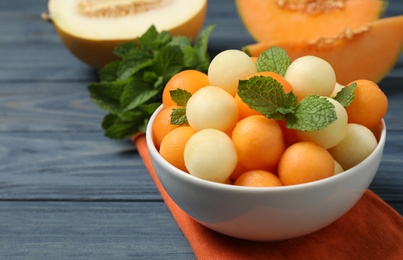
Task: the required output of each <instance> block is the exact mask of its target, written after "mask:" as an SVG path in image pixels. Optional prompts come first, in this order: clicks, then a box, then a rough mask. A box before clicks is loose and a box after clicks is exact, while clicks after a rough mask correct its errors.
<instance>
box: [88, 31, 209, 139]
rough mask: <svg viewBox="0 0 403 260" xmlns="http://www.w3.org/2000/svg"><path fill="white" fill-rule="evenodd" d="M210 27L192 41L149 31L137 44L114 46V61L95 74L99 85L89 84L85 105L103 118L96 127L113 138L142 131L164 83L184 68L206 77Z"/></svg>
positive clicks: (159, 99)
mask: <svg viewBox="0 0 403 260" xmlns="http://www.w3.org/2000/svg"><path fill="white" fill-rule="evenodd" d="M213 29H214V26H213V25H211V26H208V27H206V28H205V29H204V30H203V31H202V32H201V33H200V34H199V37H198V38H197V39H196V40H195V41H194V42H193V44H192V41H191V40H190V39H189V38H187V37H184V36H171V35H170V34H169V33H168V32H166V31H162V32H158V31H157V30H156V28H155V26H151V27H150V28H149V29H148V30H147V31H146V32H145V33H144V34H143V35H142V36H140V37H139V38H138V39H137V42H126V43H123V44H121V45H119V46H118V47H117V48H116V49H115V51H114V54H115V55H116V56H117V57H118V58H119V60H117V61H114V62H111V63H109V64H107V65H105V66H104V67H103V68H102V69H100V70H99V71H98V76H99V82H93V83H91V84H89V86H88V90H89V92H90V96H91V100H92V101H93V102H94V103H95V104H96V105H98V106H99V107H100V108H101V109H103V110H105V111H106V112H107V113H108V114H107V115H106V116H105V117H104V119H103V122H102V128H103V129H104V131H105V135H106V136H108V137H109V138H113V139H124V138H128V137H130V136H131V135H133V134H135V133H137V132H145V129H146V125H147V123H148V120H149V118H150V117H151V115H152V113H153V112H154V111H155V109H156V108H157V107H158V106H159V105H160V104H161V96H162V91H163V88H164V86H165V84H166V83H167V81H168V80H169V79H170V78H171V77H172V76H173V75H175V74H176V73H178V72H180V71H182V70H186V69H196V70H199V71H202V72H207V70H208V66H209V64H210V57H209V55H208V53H207V44H208V39H209V37H210V34H211V31H212V30H213Z"/></svg>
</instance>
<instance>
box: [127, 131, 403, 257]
mask: <svg viewBox="0 0 403 260" xmlns="http://www.w3.org/2000/svg"><path fill="white" fill-rule="evenodd" d="M132 140H133V142H134V144H135V145H136V147H137V149H138V152H139V154H140V156H141V157H142V159H143V161H144V164H145V166H146V167H147V169H148V170H149V173H150V175H151V177H152V178H153V180H154V182H155V185H156V186H157V188H158V190H159V192H160V193H161V196H162V198H163V199H164V201H165V203H166V205H167V206H168V208H169V210H170V211H171V213H172V215H173V217H174V219H175V220H176V222H177V224H178V226H179V227H180V229H181V230H182V232H183V234H184V235H185V237H186V238H187V240H188V241H189V244H190V246H191V247H192V249H193V251H194V253H195V256H196V257H197V259H209V260H210V259H231V260H233V259H340V260H347V259H360V260H363V259H369V260H372V259H374V260H375V259H383V260H389V259H394V260H397V259H403V217H402V216H401V215H400V214H399V213H398V212H396V211H395V210H394V209H393V208H391V207H390V206H389V205H387V204H386V203H385V202H384V201H382V200H381V199H380V198H379V197H378V196H377V195H375V194H374V193H373V192H371V191H370V190H367V191H366V192H365V194H364V196H363V197H362V199H361V200H360V201H359V202H358V203H357V204H356V205H355V206H354V207H353V208H352V209H351V210H350V211H349V212H347V213H346V214H345V215H344V216H343V217H341V218H340V219H339V220H337V221H336V222H334V223H333V224H331V225H329V226H327V227H326V228H323V229H321V230H319V231H317V232H315V233H312V234H310V235H306V236H304V237H300V238H295V239H290V240H286V241H280V242H253V241H246V240H241V239H236V238H232V237H228V236H225V235H222V234H219V233H217V232H215V231H212V230H210V229H208V228H206V227H204V226H202V225H201V224H199V223H197V222H196V221H195V220H193V219H192V218H191V217H189V216H188V215H187V214H186V213H185V212H184V211H182V210H181V209H180V208H179V207H178V206H177V205H176V204H175V202H173V200H172V199H171V198H170V197H169V195H168V194H167V193H166V191H165V190H164V188H163V187H162V185H161V183H160V181H159V180H158V177H157V175H156V173H155V171H154V169H153V166H152V164H151V159H150V154H149V152H148V149H147V145H146V141H145V137H144V135H143V136H137V138H133V139H132Z"/></svg>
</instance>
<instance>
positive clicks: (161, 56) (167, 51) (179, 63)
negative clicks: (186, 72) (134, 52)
mask: <svg viewBox="0 0 403 260" xmlns="http://www.w3.org/2000/svg"><path fill="white" fill-rule="evenodd" d="M153 67H154V71H155V72H156V73H157V74H159V75H162V76H163V78H164V81H165V80H166V81H168V79H170V78H171V77H172V76H173V75H175V74H176V73H178V72H179V71H181V70H182V69H183V67H184V66H183V52H182V50H181V48H180V47H179V46H172V45H167V46H164V47H162V48H161V49H160V50H159V51H158V52H157V53H156V54H155V57H154V66H153Z"/></svg>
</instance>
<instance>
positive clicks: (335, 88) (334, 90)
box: [329, 82, 344, 98]
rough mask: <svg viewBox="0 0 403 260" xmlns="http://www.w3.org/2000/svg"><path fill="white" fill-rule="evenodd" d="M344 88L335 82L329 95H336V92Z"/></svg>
mask: <svg viewBox="0 0 403 260" xmlns="http://www.w3.org/2000/svg"><path fill="white" fill-rule="evenodd" d="M343 88H344V86H343V85H341V84H339V83H337V82H336V85H335V86H334V89H333V92H332V93H331V94H330V95H329V97H333V98H334V97H336V96H337V93H339V92H340V91H341V90H342V89H343Z"/></svg>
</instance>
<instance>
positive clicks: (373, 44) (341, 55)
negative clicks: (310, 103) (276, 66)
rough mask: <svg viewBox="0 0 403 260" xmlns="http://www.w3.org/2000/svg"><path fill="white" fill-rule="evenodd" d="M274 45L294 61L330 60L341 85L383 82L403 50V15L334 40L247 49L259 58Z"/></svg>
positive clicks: (246, 48)
mask: <svg viewBox="0 0 403 260" xmlns="http://www.w3.org/2000/svg"><path fill="white" fill-rule="evenodd" d="M272 46H279V47H281V48H283V49H284V50H286V51H287V53H288V55H289V56H290V58H291V60H295V59H296V58H298V57H301V56H304V55H314V56H317V57H320V58H323V59H325V60H327V61H328V62H329V63H330V64H331V65H332V66H333V68H334V70H335V72H336V80H337V82H338V83H340V84H344V85H345V84H348V83H350V82H352V81H353V80H356V79H368V80H372V81H374V82H379V81H380V80H381V79H382V78H384V77H385V75H386V74H387V73H388V72H389V71H390V70H391V69H392V68H393V66H394V65H395V64H396V62H397V60H398V59H399V56H400V54H401V52H402V50H403V15H401V16H396V17H390V18H383V19H379V20H377V21H374V22H372V23H369V24H367V25H366V26H364V27H361V28H360V29H358V30H356V31H351V30H346V31H344V32H343V33H342V34H340V35H339V36H337V37H334V38H320V39H318V40H316V41H311V42H307V41H300V42H289V41H271V42H261V43H255V44H251V45H249V46H245V47H244V48H243V50H244V51H245V52H246V53H248V54H249V55H250V56H254V57H256V56H259V55H260V54H261V53H262V52H264V51H265V50H267V49H268V48H270V47H272Z"/></svg>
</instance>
